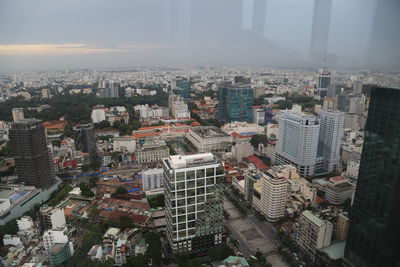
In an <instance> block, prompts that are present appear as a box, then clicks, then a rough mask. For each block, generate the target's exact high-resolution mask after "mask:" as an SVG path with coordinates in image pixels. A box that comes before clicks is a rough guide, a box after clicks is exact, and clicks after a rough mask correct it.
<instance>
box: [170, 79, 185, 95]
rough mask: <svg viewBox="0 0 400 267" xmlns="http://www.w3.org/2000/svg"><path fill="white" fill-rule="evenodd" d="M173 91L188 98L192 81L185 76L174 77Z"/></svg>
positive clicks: (172, 82)
mask: <svg viewBox="0 0 400 267" xmlns="http://www.w3.org/2000/svg"><path fill="white" fill-rule="evenodd" d="M171 91H172V92H173V93H174V94H175V95H178V96H180V97H182V98H183V99H188V98H189V94H190V81H189V80H188V79H186V78H183V77H176V78H173V79H172V81H171Z"/></svg>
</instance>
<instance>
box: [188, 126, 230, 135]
mask: <svg viewBox="0 0 400 267" xmlns="http://www.w3.org/2000/svg"><path fill="white" fill-rule="evenodd" d="M191 131H192V132H194V133H195V134H197V135H199V136H200V137H201V138H215V137H229V135H228V134H226V133H225V132H223V131H222V130H221V129H220V128H218V127H214V126H210V127H196V128H192V129H191Z"/></svg>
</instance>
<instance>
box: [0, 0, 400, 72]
mask: <svg viewBox="0 0 400 267" xmlns="http://www.w3.org/2000/svg"><path fill="white" fill-rule="evenodd" d="M324 5H326V7H321V11H320V12H319V13H320V15H318V14H316V15H315V14H314V11H315V10H316V7H315V5H314V1H313V0H302V1H297V0H242V1H240V0H220V1H213V0H202V1H198V0H165V1H160V0H148V1H125V0H122V1H106V0H89V1H79V0H61V1H51V0H38V1H29V0H22V1H12V0H3V1H1V2H0V25H1V27H0V36H1V39H0V70H3V71H4V70H7V71H8V70H30V69H49V70H50V69H53V70H54V69H65V68H110V67H136V66H234V65H239V66H254V65H256V66H268V67H286V68H288V67H290V68H296V67H314V68H315V67H322V66H325V67H329V68H373V69H385V70H393V69H398V68H399V64H400V63H399V62H400V37H399V31H398V28H399V26H400V23H399V18H398V14H399V13H400V4H399V1H396V0H387V1H378V0H350V1H349V0H334V1H331V0H328V1H325V3H324ZM318 16H320V17H318ZM318 25H319V26H318ZM313 27H316V28H318V27H319V29H316V30H315V29H314V28H313ZM313 31H314V32H315V33H314V34H313ZM324 39H325V40H324ZM318 42H319V43H318ZM321 42H322V43H321ZM313 43H314V44H313ZM315 43H317V45H320V46H322V47H325V48H323V50H324V51H321V53H323V55H320V56H319V57H314V56H313V55H312V51H310V50H311V49H312V46H313V45H314V46H315Z"/></svg>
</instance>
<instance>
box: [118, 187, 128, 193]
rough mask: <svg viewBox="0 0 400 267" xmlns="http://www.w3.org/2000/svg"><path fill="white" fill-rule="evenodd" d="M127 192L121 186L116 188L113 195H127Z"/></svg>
mask: <svg viewBox="0 0 400 267" xmlns="http://www.w3.org/2000/svg"><path fill="white" fill-rule="evenodd" d="M127 193H128V190H126V188H125V187H123V186H118V187H117V189H116V190H115V194H127Z"/></svg>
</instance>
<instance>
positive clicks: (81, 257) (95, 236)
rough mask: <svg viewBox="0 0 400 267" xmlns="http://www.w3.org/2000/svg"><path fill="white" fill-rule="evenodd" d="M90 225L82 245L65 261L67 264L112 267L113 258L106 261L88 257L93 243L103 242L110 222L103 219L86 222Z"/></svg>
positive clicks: (85, 266)
mask: <svg viewBox="0 0 400 267" xmlns="http://www.w3.org/2000/svg"><path fill="white" fill-rule="evenodd" d="M86 225H87V227H88V233H87V234H86V235H85V237H84V238H83V241H82V246H81V247H80V249H78V250H77V251H75V253H74V255H73V256H72V257H71V258H70V259H68V261H67V262H66V263H65V266H67V267H69V266H82V267H87V266H93V267H97V266H98V267H100V266H101V267H111V266H113V265H114V261H113V260H109V261H106V262H100V261H91V260H90V259H89V258H88V257H87V253H88V252H89V250H90V248H91V247H92V246H93V245H97V244H101V243H102V236H103V234H104V232H105V231H106V230H107V228H108V227H109V224H108V223H107V222H106V221H103V222H101V223H99V224H86Z"/></svg>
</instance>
